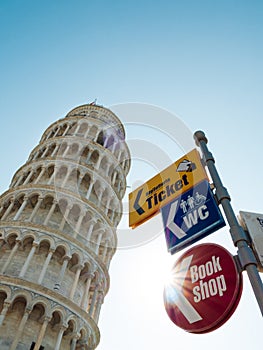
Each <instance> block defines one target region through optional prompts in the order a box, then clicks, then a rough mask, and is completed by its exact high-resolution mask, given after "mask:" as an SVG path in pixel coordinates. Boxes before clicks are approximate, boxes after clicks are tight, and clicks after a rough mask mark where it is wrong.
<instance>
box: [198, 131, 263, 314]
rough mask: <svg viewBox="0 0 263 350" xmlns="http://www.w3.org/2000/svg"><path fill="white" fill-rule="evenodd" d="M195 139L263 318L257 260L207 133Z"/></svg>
mask: <svg viewBox="0 0 263 350" xmlns="http://www.w3.org/2000/svg"><path fill="white" fill-rule="evenodd" d="M194 139H195V142H196V145H197V146H199V147H200V149H201V151H202V153H203V157H204V161H205V162H206V165H207V168H208V170H209V173H210V175H211V178H212V180H213V184H214V186H215V190H216V193H215V195H216V198H217V200H218V203H219V204H221V205H222V208H223V210H224V213H225V216H226V219H227V221H228V224H229V227H230V233H231V236H232V240H233V242H234V245H235V246H236V247H237V248H238V252H237V254H238V258H239V261H240V263H241V266H242V269H243V270H246V271H247V274H248V277H249V280H250V283H251V286H252V288H253V291H254V294H255V297H256V299H257V302H258V305H259V308H260V311H261V314H262V316H263V283H262V280H261V278H260V275H259V272H258V269H257V261H256V258H255V256H254V253H253V251H252V249H251V248H250V246H249V242H248V237H247V235H246V233H245V231H244V230H243V228H242V226H241V225H240V224H239V222H238V220H237V217H236V215H235V213H234V210H233V208H232V206H231V204H230V200H231V198H230V196H229V194H228V192H227V189H226V188H225V187H224V186H223V183H222V181H221V179H220V176H219V174H218V172H217V169H216V166H215V159H214V157H213V155H212V153H211V152H210V151H209V150H208V147H207V142H208V140H207V138H206V136H205V133H204V132H203V131H196V132H195V133H194Z"/></svg>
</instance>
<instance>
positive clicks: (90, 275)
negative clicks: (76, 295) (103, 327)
mask: <svg viewBox="0 0 263 350" xmlns="http://www.w3.org/2000/svg"><path fill="white" fill-rule="evenodd" d="M93 277H94V272H93V271H92V272H90V273H88V278H87V280H86V286H85V291H84V294H83V297H82V299H81V304H80V306H81V307H82V308H83V309H85V310H86V308H87V306H88V302H89V298H88V297H89V290H90V284H91V281H92V278H93Z"/></svg>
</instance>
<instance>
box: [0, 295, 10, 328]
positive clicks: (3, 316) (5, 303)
mask: <svg viewBox="0 0 263 350" xmlns="http://www.w3.org/2000/svg"><path fill="white" fill-rule="evenodd" d="M9 306H10V302H7V301H5V302H4V306H3V309H2V311H1V314H0V327H1V326H2V323H3V321H4V319H5V316H6V314H7V311H8V309H9Z"/></svg>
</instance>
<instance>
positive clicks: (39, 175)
mask: <svg viewBox="0 0 263 350" xmlns="http://www.w3.org/2000/svg"><path fill="white" fill-rule="evenodd" d="M45 170H46V168H45V167H42V168H41V171H40V173H39V174H38V177H37V178H36V180H35V183H38V181H39V180H40V179H41V177H42V176H43V175H44V173H45Z"/></svg>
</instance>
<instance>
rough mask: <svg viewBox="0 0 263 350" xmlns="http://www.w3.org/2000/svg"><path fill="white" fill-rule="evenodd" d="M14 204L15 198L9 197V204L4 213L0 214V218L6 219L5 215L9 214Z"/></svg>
mask: <svg viewBox="0 0 263 350" xmlns="http://www.w3.org/2000/svg"><path fill="white" fill-rule="evenodd" d="M14 204H15V198H11V199H10V204H9V206H8V208H7V209H6V211H5V213H4V215H3V216H2V219H1V220H5V219H6V217H7V216H8V215H9V214H10V212H11V210H12V209H13V206H14Z"/></svg>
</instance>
